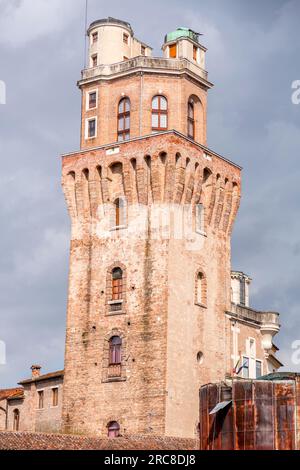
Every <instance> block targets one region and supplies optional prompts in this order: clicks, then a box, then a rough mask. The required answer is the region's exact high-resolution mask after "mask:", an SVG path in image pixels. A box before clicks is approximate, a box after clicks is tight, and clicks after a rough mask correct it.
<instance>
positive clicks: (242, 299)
mask: <svg viewBox="0 0 300 470" xmlns="http://www.w3.org/2000/svg"><path fill="white" fill-rule="evenodd" d="M240 304H241V305H246V282H245V279H244V278H242V279H240Z"/></svg>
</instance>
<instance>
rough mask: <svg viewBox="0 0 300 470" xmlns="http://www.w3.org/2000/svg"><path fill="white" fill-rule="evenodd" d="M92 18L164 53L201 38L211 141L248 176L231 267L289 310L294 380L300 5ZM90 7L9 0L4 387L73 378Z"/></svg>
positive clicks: (3, 71)
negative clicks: (70, 168)
mask: <svg viewBox="0 0 300 470" xmlns="http://www.w3.org/2000/svg"><path fill="white" fill-rule="evenodd" d="M89 3H90V10H89V21H90V22H91V21H93V20H95V19H99V18H102V17H106V16H114V17H116V18H120V19H123V20H127V21H129V22H130V23H131V25H132V27H133V29H134V31H135V34H136V36H137V37H138V38H140V39H142V40H143V41H145V42H146V43H148V44H149V45H152V46H153V47H154V54H155V55H160V47H161V45H162V42H163V39H164V35H165V34H166V33H167V32H169V31H172V30H174V29H176V28H177V27H179V26H187V27H191V28H192V29H194V30H196V31H198V32H201V33H203V34H204V36H203V37H202V42H203V44H204V45H205V46H207V47H208V49H209V50H208V53H207V69H208V72H209V79H210V81H212V82H213V83H214V84H215V88H213V89H212V90H211V91H210V92H209V93H210V95H209V114H208V145H209V147H210V148H211V149H213V150H215V151H217V152H219V153H221V154H223V155H225V156H227V157H228V158H230V159H231V160H233V161H235V162H236V163H238V164H240V165H242V166H243V168H244V171H243V199H242V205H241V209H240V212H239V216H238V220H237V223H236V225H235V231H234V236H233V243H232V248H233V260H232V264H233V268H234V269H238V270H243V271H245V272H246V273H247V274H249V275H251V277H253V279H254V281H253V285H252V298H251V303H252V306H253V307H254V308H258V309H269V310H275V311H279V312H280V313H281V323H282V331H281V333H280V335H278V337H276V340H275V342H276V343H277V344H278V346H279V347H280V348H281V351H280V354H279V358H280V359H281V360H282V361H283V362H285V364H286V366H287V368H288V369H290V370H298V371H300V366H296V365H295V364H293V363H292V361H291V356H292V352H293V350H292V347H291V345H292V342H293V341H295V340H298V339H299V340H300V316H299V313H300V300H299V299H300V293H299V285H300V217H299V211H300V205H299V194H300V129H299V126H300V105H299V106H296V105H293V104H292V101H291V94H292V90H291V84H292V82H293V81H294V80H297V79H299V80H300V68H299V57H300V41H299V17H300V2H299V1H298V0H294V1H288V0H287V1H283V0H282V1H280V0H264V1H259V0H255V1H253V0H252V1H251V2H249V1H246V0H225V1H224V0H198V1H193V0H185V1H184V2H183V1H181V0H180V1H179V0H178V1H176V0H172V1H170V0H167V1H166V0H164V1H161V0H151V2H141V1H130V0H127V1H126V2H124V1H121V0H118V1H116V0H110V1H109V2H108V1H103V0H90V2H89ZM84 5H85V0H51V1H49V0H0V80H3V81H5V83H6V86H7V104H6V105H5V106H3V105H0V158H1V169H0V223H1V244H0V250H1V263H0V341H1V340H2V341H5V343H6V345H7V365H6V366H0V388H3V387H5V386H14V385H15V383H16V382H18V381H19V380H20V379H22V378H25V377H27V376H28V375H29V373H30V371H29V368H30V366H31V364H33V363H40V364H41V365H42V366H43V370H44V371H45V372H46V371H51V370H57V369H60V368H63V359H64V336H65V315H66V297H67V276H68V251H69V228H70V227H69V219H68V215H67V211H66V208H65V202H64V198H63V194H62V191H61V186H60V178H61V160H60V154H62V153H63V152H69V151H72V150H76V149H78V148H79V124H80V93H79V90H78V89H77V87H76V81H77V79H79V78H80V71H81V69H82V67H83V63H84Z"/></svg>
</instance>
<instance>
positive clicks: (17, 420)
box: [13, 410, 20, 432]
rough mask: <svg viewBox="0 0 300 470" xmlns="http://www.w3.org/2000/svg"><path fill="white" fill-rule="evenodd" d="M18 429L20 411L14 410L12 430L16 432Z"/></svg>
mask: <svg viewBox="0 0 300 470" xmlns="http://www.w3.org/2000/svg"><path fill="white" fill-rule="evenodd" d="M19 429H20V411H19V410H14V422H13V430H14V431H16V432H18V431H19Z"/></svg>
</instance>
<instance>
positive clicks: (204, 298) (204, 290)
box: [195, 268, 207, 308]
mask: <svg viewBox="0 0 300 470" xmlns="http://www.w3.org/2000/svg"><path fill="white" fill-rule="evenodd" d="M200 275H201V276H202V281H201V302H199V297H198V289H199V286H198V282H199V276H200ZM195 305H197V306H198V307H202V308H207V278H206V275H205V272H204V270H203V269H201V268H200V269H197V271H196V274H195Z"/></svg>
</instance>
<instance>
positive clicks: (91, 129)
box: [87, 119, 97, 139]
mask: <svg viewBox="0 0 300 470" xmlns="http://www.w3.org/2000/svg"><path fill="white" fill-rule="evenodd" d="M96 122H97V121H96V119H89V120H88V122H87V138H88V139H93V138H95V137H96Z"/></svg>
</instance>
